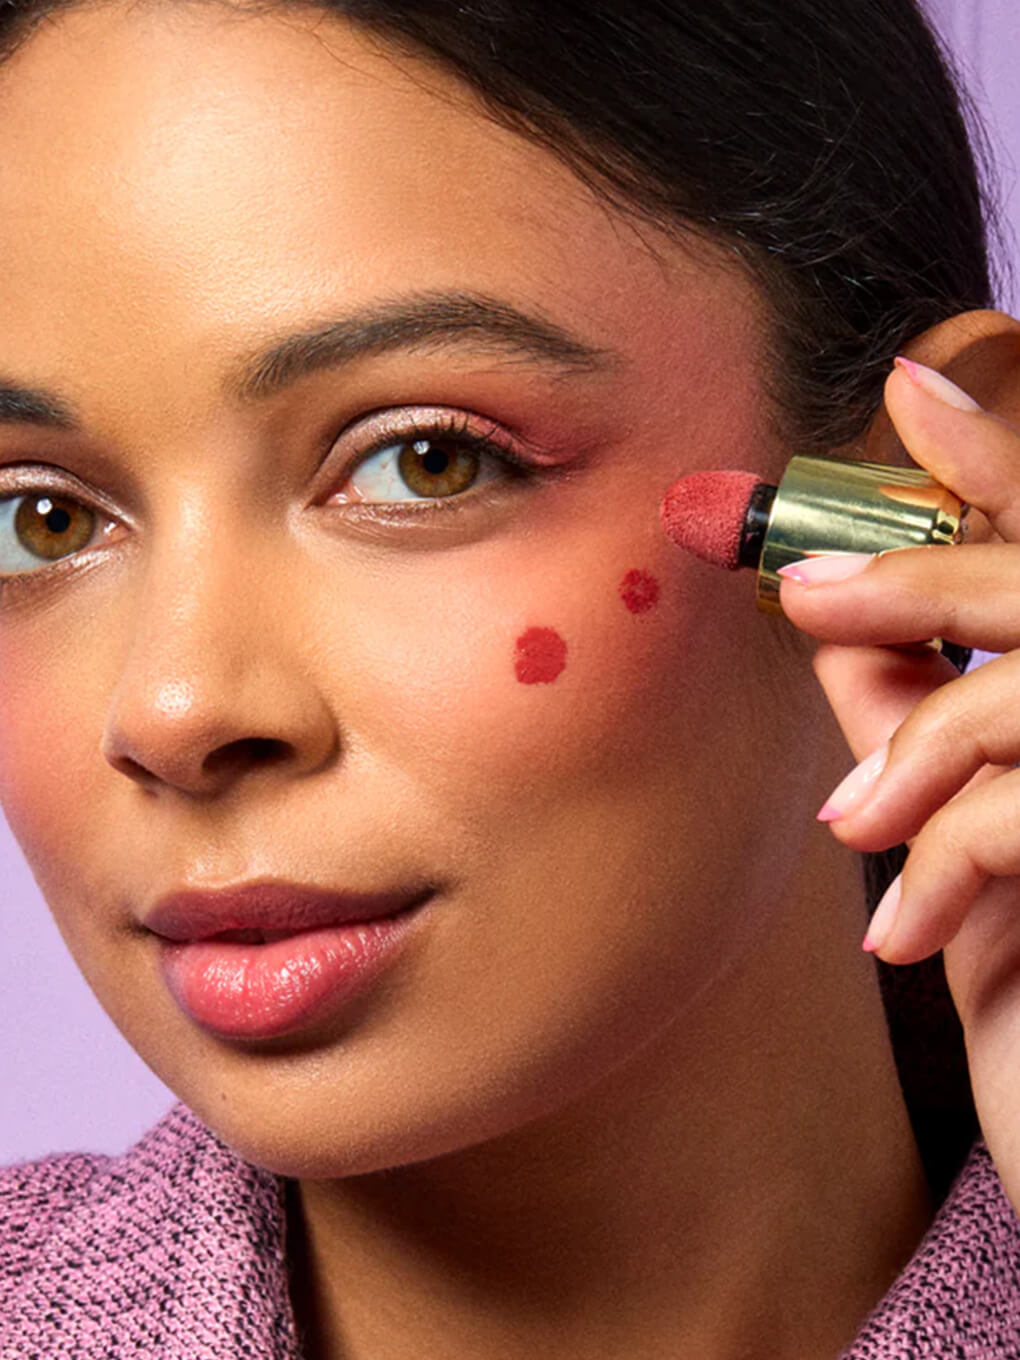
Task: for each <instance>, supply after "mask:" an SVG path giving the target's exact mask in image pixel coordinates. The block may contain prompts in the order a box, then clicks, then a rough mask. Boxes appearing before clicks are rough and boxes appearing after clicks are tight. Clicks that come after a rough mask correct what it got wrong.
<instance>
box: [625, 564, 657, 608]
mask: <svg viewBox="0 0 1020 1360" xmlns="http://www.w3.org/2000/svg"><path fill="white" fill-rule="evenodd" d="M620 598H621V599H622V600H623V602H624V604H625V605H626V606H627V608H628V609H629V610H630V612H631V613H632V614H646V613H647V612H648V610H649V609H654V608H655V606H656V605H657V604H658V603H659V583H658V581H657V580H656V579H655V577H654V576H652V575H651V574H650V573H649V572H647V571H638V569H637V568H636V567H635V568H634V569H633V570H632V571H628V572H627V575H626V576H625V577H624V578H623V580H622V581H621V582H620Z"/></svg>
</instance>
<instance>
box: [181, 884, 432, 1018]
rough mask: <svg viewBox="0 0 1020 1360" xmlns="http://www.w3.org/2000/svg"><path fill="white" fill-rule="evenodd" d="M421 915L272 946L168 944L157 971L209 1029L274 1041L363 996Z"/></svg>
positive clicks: (328, 929) (336, 929)
mask: <svg viewBox="0 0 1020 1360" xmlns="http://www.w3.org/2000/svg"><path fill="white" fill-rule="evenodd" d="M421 910H422V908H421V907H416V908H414V909H410V910H408V911H404V912H401V913H400V915H399V916H387V917H384V918H382V919H380V920H377V921H358V922H351V923H350V924H348V925H343V926H329V927H326V928H324V929H322V930H307V931H303V932H301V933H300V934H297V935H290V936H288V937H287V938H286V939H284V940H275V941H273V942H272V943H267V944H242V943H240V942H239V941H231V940H196V941H192V942H191V943H177V942H175V941H171V940H162V941H161V942H160V955H159V966H160V970H161V972H162V974H163V979H164V981H165V982H166V985H167V987H168V988H169V989H170V993H171V995H172V996H173V998H174V1000H175V1001H176V1002H177V1004H178V1005H179V1006H180V1007H181V1009H182V1010H183V1011H185V1012H186V1013H187V1014H188V1015H190V1016H191V1018H192V1019H193V1020H194V1021H195V1022H196V1023H197V1024H199V1025H201V1026H202V1027H203V1028H204V1029H208V1030H211V1031H212V1032H213V1033H215V1034H218V1035H221V1036H222V1037H225V1038H230V1039H270V1038H274V1037H276V1036H277V1035H280V1034H288V1033H290V1032H291V1031H292V1030H297V1029H300V1028H301V1027H302V1026H305V1025H308V1024H310V1023H312V1022H313V1021H315V1020H318V1019H320V1018H321V1017H322V1016H323V1015H324V1014H325V1013H326V1012H327V1011H329V1010H330V1009H332V1008H333V1007H335V1006H337V1005H338V1004H340V1003H341V1002H342V1001H346V1000H348V999H350V998H351V997H353V996H355V995H356V994H357V993H359V992H361V991H362V990H363V989H364V988H365V987H366V986H367V985H368V984H369V983H370V982H371V981H372V979H373V978H374V977H376V976H377V975H378V974H379V973H380V972H381V971H382V970H383V968H385V967H386V965H387V964H388V963H390V962H391V961H392V960H393V959H394V958H395V957H396V955H397V953H398V952H399V950H400V948H401V946H402V945H403V943H404V940H405V939H406V937H407V936H408V934H409V932H410V930H411V928H412V925H413V922H414V920H415V919H416V918H417V917H418V916H419V915H420V914H421Z"/></svg>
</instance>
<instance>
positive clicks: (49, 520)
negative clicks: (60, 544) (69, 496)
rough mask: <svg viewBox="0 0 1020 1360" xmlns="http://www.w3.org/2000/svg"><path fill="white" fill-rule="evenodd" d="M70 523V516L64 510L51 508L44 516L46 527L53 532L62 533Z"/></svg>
mask: <svg viewBox="0 0 1020 1360" xmlns="http://www.w3.org/2000/svg"><path fill="white" fill-rule="evenodd" d="M70 523H71V516H70V515H69V514H68V513H67V511H66V510H51V511H50V512H49V514H48V515H47V516H46V527H47V529H51V530H52V531H53V533H55V534H62V533H63V532H64V531H65V530H66V528H67V526H68V525H69V524H70Z"/></svg>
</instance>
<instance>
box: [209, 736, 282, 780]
mask: <svg viewBox="0 0 1020 1360" xmlns="http://www.w3.org/2000/svg"><path fill="white" fill-rule="evenodd" d="M292 749H293V748H292V747H291V746H290V744H289V742H286V741H280V740H278V739H277V738H276V737H242V738H240V739H239V740H238V741H232V742H230V743H228V744H227V745H226V746H221V747H219V749H218V750H215V751H213V752H211V753H210V754H209V755H208V756H206V758H205V761H204V763H203V764H204V769H205V771H206V772H207V773H208V774H222V773H223V772H224V771H231V770H241V769H246V768H248V767H249V766H252V765H269V764H272V763H273V762H274V761H279V760H282V759H284V758H286V756H287V755H288V754H289V753H290V751H291V750H292Z"/></svg>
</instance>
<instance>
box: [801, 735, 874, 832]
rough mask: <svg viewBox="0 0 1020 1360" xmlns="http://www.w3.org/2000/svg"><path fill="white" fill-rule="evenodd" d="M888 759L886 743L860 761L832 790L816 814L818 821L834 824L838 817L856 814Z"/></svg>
mask: <svg viewBox="0 0 1020 1360" xmlns="http://www.w3.org/2000/svg"><path fill="white" fill-rule="evenodd" d="M888 759H889V743H888V742H886V744H885V745H884V746H880V747H879V748H878V750H877V751H872V753H871V755H870V756H868V757H866V759H864V760H862V761H861V763H860V764H859V765H858V766H857V767H856V769H853V770H851V771H850V773H849V774H848V775H847V777H846V778H845V779H844V780H843V782H842V783H841V784H838V785H837V786H836V788H835V789H833V791H832V793H830V794H829V797H828V799H827V800H826V803H825V806H824V807H823V808H822V810H821V812H819V814H818V821H820V822H835V821H837V820H838V819H839V818H840V817H845V816H846V814H847V813H848V812H851V811H853V812H856V811H857V809H858V808H859V807H860V806H861V804H862V803H863V802H864V800H865V798H867V797H868V795H869V794H870V793H871V792H872V789H873V788H874V785H875V781H876V780H877V779H878V777H879V775H880V774H881V773H882V771H883V770H884V769H885V763H886V761H887V760H888Z"/></svg>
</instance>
